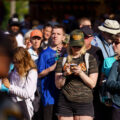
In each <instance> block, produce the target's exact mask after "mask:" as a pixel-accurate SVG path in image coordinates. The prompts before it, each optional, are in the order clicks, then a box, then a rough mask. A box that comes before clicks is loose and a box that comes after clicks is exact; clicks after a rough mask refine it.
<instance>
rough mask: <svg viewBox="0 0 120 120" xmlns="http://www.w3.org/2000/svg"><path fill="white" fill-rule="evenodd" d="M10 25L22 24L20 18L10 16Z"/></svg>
mask: <svg viewBox="0 0 120 120" xmlns="http://www.w3.org/2000/svg"><path fill="white" fill-rule="evenodd" d="M9 25H10V26H20V22H19V20H18V18H14V17H13V18H10V20H9Z"/></svg>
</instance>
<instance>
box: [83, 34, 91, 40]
mask: <svg viewBox="0 0 120 120" xmlns="http://www.w3.org/2000/svg"><path fill="white" fill-rule="evenodd" d="M90 37H93V36H92V35H90V36H84V38H85V39H88V38H90Z"/></svg>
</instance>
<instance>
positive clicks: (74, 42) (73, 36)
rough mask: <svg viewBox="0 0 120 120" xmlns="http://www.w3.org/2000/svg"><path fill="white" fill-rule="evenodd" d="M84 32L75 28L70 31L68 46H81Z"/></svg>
mask: <svg viewBox="0 0 120 120" xmlns="http://www.w3.org/2000/svg"><path fill="white" fill-rule="evenodd" d="M83 45H84V34H83V32H82V31H81V30H79V29H76V30H73V31H72V32H71V33H70V46H81V47H82V46H83Z"/></svg>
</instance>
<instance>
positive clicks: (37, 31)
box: [30, 29, 43, 38]
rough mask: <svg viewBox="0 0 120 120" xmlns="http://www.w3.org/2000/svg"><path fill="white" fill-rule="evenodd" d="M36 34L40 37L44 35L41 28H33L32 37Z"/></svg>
mask: <svg viewBox="0 0 120 120" xmlns="http://www.w3.org/2000/svg"><path fill="white" fill-rule="evenodd" d="M35 36H38V37H42V36H43V34H42V32H41V31H40V30H38V29H36V30H33V31H32V32H31V33H30V37H31V38H32V37H35Z"/></svg>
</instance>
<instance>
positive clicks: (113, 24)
mask: <svg viewBox="0 0 120 120" xmlns="http://www.w3.org/2000/svg"><path fill="white" fill-rule="evenodd" d="M98 29H99V30H100V31H103V32H107V33H110V34H113V35H115V34H117V33H119V32H120V24H119V23H118V21H116V20H109V19H106V20H105V22H104V23H103V25H101V26H98Z"/></svg>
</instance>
